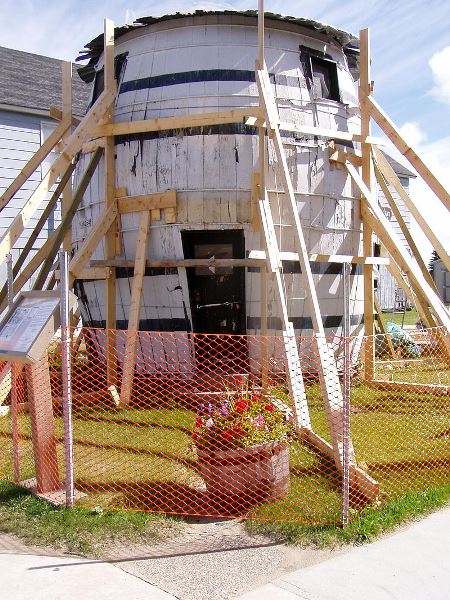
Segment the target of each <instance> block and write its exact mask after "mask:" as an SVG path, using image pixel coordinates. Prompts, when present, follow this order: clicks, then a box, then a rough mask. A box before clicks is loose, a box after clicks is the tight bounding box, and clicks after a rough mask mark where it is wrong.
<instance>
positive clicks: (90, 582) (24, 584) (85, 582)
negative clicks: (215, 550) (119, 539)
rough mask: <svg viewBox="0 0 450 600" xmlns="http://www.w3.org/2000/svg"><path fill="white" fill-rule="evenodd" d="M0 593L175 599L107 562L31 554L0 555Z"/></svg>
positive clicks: (52, 598)
mask: <svg viewBox="0 0 450 600" xmlns="http://www.w3.org/2000/svg"><path fill="white" fill-rule="evenodd" d="M0 590H1V597H2V598H8V600H23V599H24V598H33V600H80V598H82V599H83V600H111V598H123V599H128V598H130V599H132V600H176V599H175V596H172V595H171V594H167V593H166V592H163V591H162V590H160V589H159V588H157V587H155V586H153V585H150V584H149V583H147V582H145V581H142V580H141V579H138V578H137V577H134V576H133V575H130V574H128V573H125V571H122V570H121V569H118V568H117V567H114V566H113V565H110V564H108V563H104V562H97V561H91V560H84V559H80V558H67V557H60V556H58V557H52V556H36V555H31V554H0Z"/></svg>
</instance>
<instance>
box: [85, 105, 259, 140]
mask: <svg viewBox="0 0 450 600" xmlns="http://www.w3.org/2000/svg"><path fill="white" fill-rule="evenodd" d="M251 116H255V117H258V116H259V112H258V109H257V108H256V107H254V106H249V107H248V108H235V109H232V110H225V111H219V112H208V113H198V114H191V115H179V116H175V117H160V118H159V119H145V120H142V121H126V122H123V123H110V124H107V125H100V126H99V127H95V128H94V129H93V130H92V134H91V137H105V136H106V137H109V136H115V135H132V134H135V133H146V132H150V131H167V130H168V129H184V128H186V127H201V126H209V125H226V124H227V123H241V122H242V121H245V120H246V119H247V117H251Z"/></svg>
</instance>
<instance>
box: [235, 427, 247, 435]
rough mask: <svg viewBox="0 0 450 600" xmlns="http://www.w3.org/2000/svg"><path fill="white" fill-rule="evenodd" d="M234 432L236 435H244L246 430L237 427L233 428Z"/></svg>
mask: <svg viewBox="0 0 450 600" xmlns="http://www.w3.org/2000/svg"><path fill="white" fill-rule="evenodd" d="M232 431H233V434H234V435H242V434H243V433H244V430H243V429H242V427H241V426H240V425H236V427H233V430H232Z"/></svg>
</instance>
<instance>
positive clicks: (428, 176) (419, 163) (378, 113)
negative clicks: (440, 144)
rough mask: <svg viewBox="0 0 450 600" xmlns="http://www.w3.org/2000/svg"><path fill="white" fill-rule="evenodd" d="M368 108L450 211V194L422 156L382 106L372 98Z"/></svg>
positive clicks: (369, 100) (369, 99) (369, 98)
mask: <svg viewBox="0 0 450 600" xmlns="http://www.w3.org/2000/svg"><path fill="white" fill-rule="evenodd" d="M368 108H369V110H370V114H371V115H372V117H373V118H374V120H375V121H376V122H377V124H378V125H379V126H380V128H381V129H382V130H383V131H384V133H385V134H386V135H387V136H388V138H389V139H390V140H391V142H392V143H393V144H394V146H395V147H396V148H397V150H398V151H399V152H401V153H402V154H403V156H404V157H405V158H407V159H408V160H409V162H410V163H411V165H412V166H413V167H414V168H415V169H416V171H417V172H418V173H419V175H420V176H421V177H422V179H423V180H424V181H425V183H427V184H428V186H429V187H430V188H431V189H432V190H433V192H434V193H435V194H436V196H437V197H438V198H439V200H440V201H441V202H442V204H443V205H444V206H445V207H446V209H447V210H450V194H449V192H448V191H447V190H446V189H445V187H444V186H443V185H442V183H441V182H440V181H439V180H438V178H437V177H436V176H435V175H434V174H433V173H432V172H431V170H430V169H429V168H428V167H427V165H426V164H425V163H424V162H423V160H422V159H421V158H420V156H419V155H418V154H417V152H415V151H414V150H413V149H412V148H411V147H410V146H409V145H408V144H407V143H406V142H405V140H404V138H403V137H402V135H401V133H400V131H399V130H398V129H397V127H396V126H395V125H394V122H393V121H391V119H390V118H389V117H388V116H387V114H386V113H385V112H384V111H383V109H382V108H381V106H380V105H379V104H378V103H377V102H376V101H375V100H374V99H373V98H372V97H368Z"/></svg>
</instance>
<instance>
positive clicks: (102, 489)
mask: <svg viewBox="0 0 450 600" xmlns="http://www.w3.org/2000/svg"><path fill="white" fill-rule="evenodd" d="M76 486H77V489H78V490H80V491H83V492H85V493H87V494H88V495H89V493H92V492H97V493H106V492H113V493H115V497H114V499H113V500H112V507H113V508H117V509H128V510H140V511H150V512H161V513H166V514H170V515H180V516H191V517H192V516H196V515H198V516H201V517H226V518H236V517H242V516H245V515H247V513H248V512H249V511H250V510H252V509H254V508H255V507H257V506H259V505H261V504H262V503H264V502H266V501H267V500H269V498H268V497H267V495H264V494H263V493H262V494H258V495H256V494H253V495H250V494H249V495H247V496H239V497H237V496H227V497H223V496H221V497H218V496H213V495H211V494H209V493H208V491H207V490H206V489H197V488H193V487H189V486H188V485H183V484H180V483H176V482H173V481H168V482H149V481H140V482H133V483H130V482H127V481H116V482H113V483H109V482H103V483H102V482H95V483H92V482H90V481H86V480H83V479H77V482H76Z"/></svg>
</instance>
